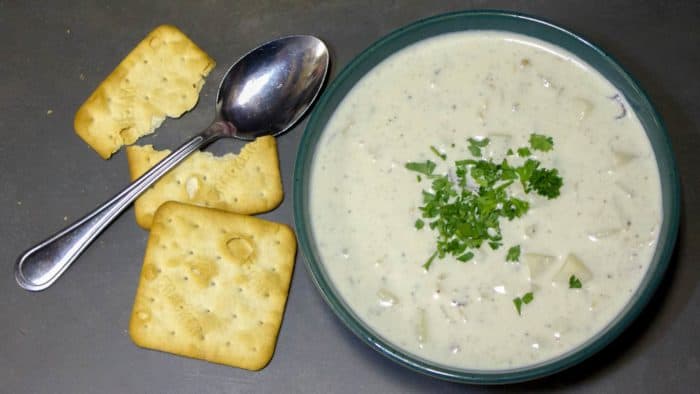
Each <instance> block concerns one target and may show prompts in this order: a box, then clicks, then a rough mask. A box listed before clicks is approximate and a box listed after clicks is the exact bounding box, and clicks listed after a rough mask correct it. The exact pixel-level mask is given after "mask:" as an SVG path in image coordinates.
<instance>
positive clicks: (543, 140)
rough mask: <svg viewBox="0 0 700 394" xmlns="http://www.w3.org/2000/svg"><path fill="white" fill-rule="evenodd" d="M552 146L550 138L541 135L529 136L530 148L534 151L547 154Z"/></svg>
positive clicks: (552, 141)
mask: <svg viewBox="0 0 700 394" xmlns="http://www.w3.org/2000/svg"><path fill="white" fill-rule="evenodd" d="M553 146H554V140H552V137H547V136H546V135H542V134H535V133H533V134H530V147H531V148H532V149H534V150H539V151H542V152H549V151H550V150H552V147H553Z"/></svg>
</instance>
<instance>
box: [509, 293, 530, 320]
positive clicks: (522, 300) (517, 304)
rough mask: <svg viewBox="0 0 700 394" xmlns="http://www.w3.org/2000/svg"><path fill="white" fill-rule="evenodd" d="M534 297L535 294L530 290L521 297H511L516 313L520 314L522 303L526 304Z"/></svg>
mask: <svg viewBox="0 0 700 394" xmlns="http://www.w3.org/2000/svg"><path fill="white" fill-rule="evenodd" d="M534 299H535V296H534V295H533V294H532V292H528V293H525V294H524V295H523V296H522V297H515V298H513V304H514V305H515V310H516V311H518V315H520V314H521V309H522V307H523V304H525V305H527V304H529V303H531V302H532V300H534Z"/></svg>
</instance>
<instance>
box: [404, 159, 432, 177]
mask: <svg viewBox="0 0 700 394" xmlns="http://www.w3.org/2000/svg"><path fill="white" fill-rule="evenodd" d="M435 167H436V165H435V163H433V162H432V161H430V160H426V161H425V163H406V169H407V170H410V171H415V172H418V173H421V174H423V175H425V176H431V175H433V171H435Z"/></svg>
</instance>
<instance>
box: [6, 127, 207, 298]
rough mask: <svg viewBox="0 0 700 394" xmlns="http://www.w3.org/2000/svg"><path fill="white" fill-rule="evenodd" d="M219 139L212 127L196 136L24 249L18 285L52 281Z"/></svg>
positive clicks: (26, 286)
mask: <svg viewBox="0 0 700 394" xmlns="http://www.w3.org/2000/svg"><path fill="white" fill-rule="evenodd" d="M216 138H217V136H216V135H215V134H213V133H211V132H210V130H209V129H208V130H205V131H204V132H202V133H201V134H199V135H197V136H195V137H193V138H192V139H191V140H189V141H187V142H185V143H184V144H182V146H180V147H179V148H178V149H177V150H175V151H174V152H172V153H171V154H170V155H168V156H167V157H166V158H164V159H163V160H161V161H160V162H158V164H156V165H155V166H153V168H151V169H150V170H148V171H147V172H146V173H145V174H143V175H142V176H141V177H140V178H139V179H137V180H135V181H134V182H133V183H132V184H131V185H129V186H128V187H127V188H126V189H124V190H122V191H121V192H120V193H119V194H117V195H116V196H114V197H113V198H112V199H111V200H109V201H107V202H106V203H104V204H102V205H101V206H99V207H97V208H96V209H95V210H94V211H92V212H90V213H89V214H87V215H86V216H84V217H83V218H81V219H80V220H78V221H77V222H75V223H73V224H71V225H70V226H68V227H67V228H65V229H64V230H62V231H60V232H58V233H56V234H55V235H53V236H52V237H51V238H49V239H47V240H46V241H44V242H42V243H40V244H38V245H36V246H34V247H33V248H31V249H29V250H28V251H26V252H24V254H22V255H21V256H20V257H19V259H18V260H17V265H16V266H15V279H16V280H17V283H18V284H19V286H20V287H22V288H24V289H26V290H31V291H39V290H43V289H45V288H47V287H49V286H50V285H51V284H53V282H55V281H56V279H58V278H59V276H61V274H63V273H64V272H65V271H66V269H68V267H70V265H71V264H72V263H73V261H75V259H76V258H77V257H78V256H79V255H80V253H82V252H83V250H85V249H86V248H87V247H88V246H89V245H90V243H91V242H92V241H93V240H94V239H95V238H96V237H97V236H98V235H99V234H100V233H101V232H102V231H103V230H104V229H105V228H106V227H107V226H108V225H109V224H110V223H112V221H113V220H114V219H115V218H116V217H117V216H118V215H119V214H120V213H121V212H122V211H124V209H126V207H128V206H129V204H131V203H132V202H133V201H134V200H135V199H136V197H138V196H139V195H140V194H141V193H143V192H144V191H145V190H146V189H147V188H148V187H149V186H151V185H152V184H153V183H154V182H155V181H157V180H158V179H159V178H160V177H161V176H163V175H165V173H167V172H168V171H170V169H172V168H173V167H175V166H176V165H177V164H178V163H180V162H181V161H182V160H183V159H185V158H186V157H187V156H188V155H189V154H191V153H192V152H194V151H195V150H197V149H199V148H201V147H202V146H204V145H205V144H208V143H210V142H211V141H213V140H214V139H216Z"/></svg>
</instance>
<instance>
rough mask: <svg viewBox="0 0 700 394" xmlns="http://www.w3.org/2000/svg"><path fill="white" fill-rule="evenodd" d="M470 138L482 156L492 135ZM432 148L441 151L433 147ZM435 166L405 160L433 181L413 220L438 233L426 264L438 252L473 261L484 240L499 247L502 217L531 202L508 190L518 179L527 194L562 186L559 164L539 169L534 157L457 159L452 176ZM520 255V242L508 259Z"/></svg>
mask: <svg viewBox="0 0 700 394" xmlns="http://www.w3.org/2000/svg"><path fill="white" fill-rule="evenodd" d="M533 136H534V134H533ZM541 137H544V136H541ZM544 138H545V139H547V138H548V139H549V140H551V138H550V137H544ZM531 139H532V138H531ZM468 141H469V151H470V152H471V153H472V155H473V156H476V157H481V149H482V148H484V147H486V146H487V145H488V144H489V139H488V138H484V139H482V140H476V139H474V138H469V139H468ZM430 148H431V149H432V150H433V151H437V149H435V148H434V147H433V146H431V147H430ZM550 148H551V143H550ZM438 153H439V152H438ZM516 160H517V158H516ZM436 167H437V165H436V164H435V163H434V162H432V161H430V160H426V161H425V162H411V163H406V168H407V169H408V170H410V171H415V172H418V173H419V174H422V175H424V176H425V179H426V180H428V181H429V182H430V187H429V188H427V190H423V192H422V193H423V205H422V206H421V207H420V208H419V209H420V212H421V219H419V220H417V221H416V222H415V227H416V229H418V230H421V229H423V228H424V227H426V226H425V225H426V224H427V227H428V228H430V230H433V231H434V232H435V234H436V238H437V242H436V251H435V252H434V253H433V254H432V256H430V258H429V259H428V261H427V262H426V263H425V264H424V265H423V267H425V268H426V269H428V268H429V267H430V265H431V264H432V262H433V260H434V259H435V257H438V258H440V259H443V258H444V257H445V256H446V255H451V256H453V257H455V258H456V259H457V260H459V261H462V262H466V261H469V260H471V259H472V258H474V253H473V250H474V249H478V248H480V247H481V246H482V245H483V244H484V243H486V244H488V245H489V247H491V249H493V250H496V249H498V248H500V247H501V246H502V245H503V242H502V241H503V239H502V238H503V237H502V235H501V220H502V219H504V218H505V219H508V220H509V221H510V220H513V219H515V218H519V217H521V216H523V215H524V214H525V213H526V212H527V211H528V209H529V207H530V204H529V203H528V202H527V201H525V200H522V199H519V198H517V197H514V196H513V195H512V194H511V193H509V187H511V186H512V185H517V184H518V183H520V184H521V185H522V188H523V190H524V191H525V193H530V192H532V191H534V192H536V193H537V194H539V195H542V196H545V197H547V198H549V199H551V198H555V197H557V196H558V195H559V189H560V188H561V186H562V185H563V181H562V179H561V177H559V176H558V171H557V170H556V169H547V168H540V162H539V161H537V160H533V159H527V160H525V162H524V163H523V164H522V165H520V166H514V165H511V164H510V163H508V161H507V160H506V159H503V160H502V161H501V162H500V163H497V162H495V161H493V159H489V160H483V159H478V160H477V159H464V160H457V161H455V162H454V167H453V168H454V173H452V172H450V174H449V175H448V174H436V173H435V169H436ZM418 179H419V181H420V175H418ZM518 181H519V182H518ZM519 258H520V246H515V247H512V248H510V250H509V251H508V253H507V257H506V260H507V261H518V259H519Z"/></svg>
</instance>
